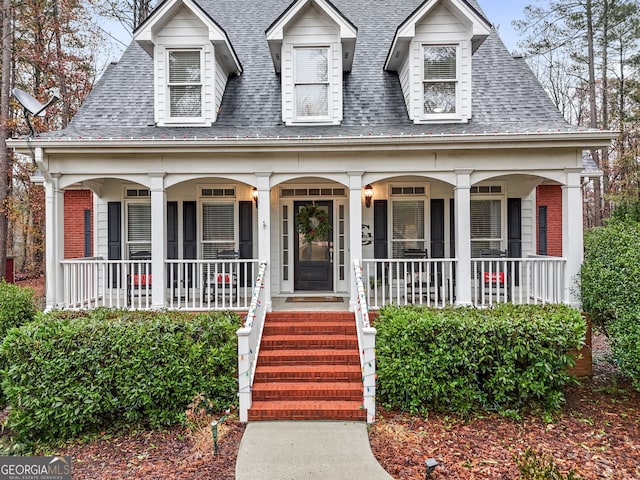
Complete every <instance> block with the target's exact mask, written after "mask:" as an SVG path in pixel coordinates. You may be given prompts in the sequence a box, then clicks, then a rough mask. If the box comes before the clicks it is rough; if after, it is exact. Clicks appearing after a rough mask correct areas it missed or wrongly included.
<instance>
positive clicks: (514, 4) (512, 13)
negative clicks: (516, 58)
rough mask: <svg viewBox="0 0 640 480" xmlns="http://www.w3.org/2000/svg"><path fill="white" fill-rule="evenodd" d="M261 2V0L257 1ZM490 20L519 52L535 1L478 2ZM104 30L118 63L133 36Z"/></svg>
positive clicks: (111, 26)
mask: <svg viewBox="0 0 640 480" xmlns="http://www.w3.org/2000/svg"><path fill="white" fill-rule="evenodd" d="M257 1H259V0H257ZM477 1H478V3H479V4H480V6H481V7H482V9H483V10H484V13H485V14H486V16H487V18H488V20H489V21H490V22H491V23H492V24H493V25H494V26H495V27H496V28H497V29H498V34H499V35H500V38H502V41H503V42H504V44H505V45H506V46H507V49H508V50H509V51H510V52H513V51H514V50H517V44H518V39H519V38H518V35H517V33H516V31H515V30H514V29H513V26H512V25H511V22H512V21H513V20H520V19H522V18H523V17H524V15H523V13H522V12H523V10H524V7H525V6H526V5H529V4H531V3H532V1H533V0H477ZM101 23H102V24H103V28H105V30H107V31H109V32H111V34H112V36H113V37H115V38H117V39H118V40H119V41H120V42H121V43H120V44H116V45H115V46H114V51H113V52H111V54H110V55H111V57H112V58H111V61H117V60H118V59H119V57H120V56H121V55H122V52H123V51H124V48H125V46H126V45H128V44H129V43H130V42H131V35H130V34H129V33H128V32H127V31H126V30H125V29H124V28H123V27H122V26H121V25H120V24H118V23H117V22H107V21H105V20H102V21H101Z"/></svg>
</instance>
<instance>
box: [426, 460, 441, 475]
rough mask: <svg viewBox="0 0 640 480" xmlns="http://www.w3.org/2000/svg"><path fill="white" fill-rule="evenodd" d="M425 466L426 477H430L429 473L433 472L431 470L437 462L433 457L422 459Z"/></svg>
mask: <svg viewBox="0 0 640 480" xmlns="http://www.w3.org/2000/svg"><path fill="white" fill-rule="evenodd" d="M424 463H425V465H426V467H427V471H426V476H425V478H426V479H429V478H431V474H432V473H433V471H434V470H435V469H436V467H437V466H438V462H436V459H435V458H427V459H426V460H425V461H424Z"/></svg>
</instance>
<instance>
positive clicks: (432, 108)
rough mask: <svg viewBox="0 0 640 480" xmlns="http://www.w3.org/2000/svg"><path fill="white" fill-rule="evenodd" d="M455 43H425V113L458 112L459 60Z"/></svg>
mask: <svg viewBox="0 0 640 480" xmlns="http://www.w3.org/2000/svg"><path fill="white" fill-rule="evenodd" d="M457 51H458V49H457V47H456V46H455V45H439V46H431V45H428V46H427V45H425V46H424V47H423V52H424V113H425V114H426V115H442V114H447V113H456V98H457V95H456V90H457V88H458V67H457V65H458V61H457Z"/></svg>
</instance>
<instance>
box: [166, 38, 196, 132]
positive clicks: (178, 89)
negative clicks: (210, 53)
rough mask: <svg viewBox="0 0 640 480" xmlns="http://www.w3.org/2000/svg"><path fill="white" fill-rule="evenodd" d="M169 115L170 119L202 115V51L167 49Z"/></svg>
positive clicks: (192, 117) (193, 117) (194, 117)
mask: <svg viewBox="0 0 640 480" xmlns="http://www.w3.org/2000/svg"><path fill="white" fill-rule="evenodd" d="M168 58H169V69H168V70H169V72H168V75H169V78H168V95H169V116H170V117H171V118H172V119H181V120H184V119H189V118H191V119H199V118H201V117H202V89H203V85H202V78H203V75H202V52H201V51H200V50H198V49H196V50H169V51H168Z"/></svg>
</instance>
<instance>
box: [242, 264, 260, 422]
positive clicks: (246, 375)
mask: <svg viewBox="0 0 640 480" xmlns="http://www.w3.org/2000/svg"><path fill="white" fill-rule="evenodd" d="M266 275H267V262H265V261H262V262H260V265H259V268H258V274H257V277H256V279H255V284H254V287H253V294H252V295H251V304H250V306H249V311H248V312H247V317H246V320H245V322H244V326H243V327H242V328H240V329H238V331H237V332H236V334H237V335H238V403H239V405H238V410H239V415H240V421H241V422H247V421H248V420H249V409H250V408H251V387H252V385H253V377H254V375H255V371H256V360H257V358H258V352H259V350H260V342H261V340H262V331H263V329H264V320H265V318H266V315H267V310H266V307H265V301H264V285H265V282H266V281H267V279H266Z"/></svg>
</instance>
